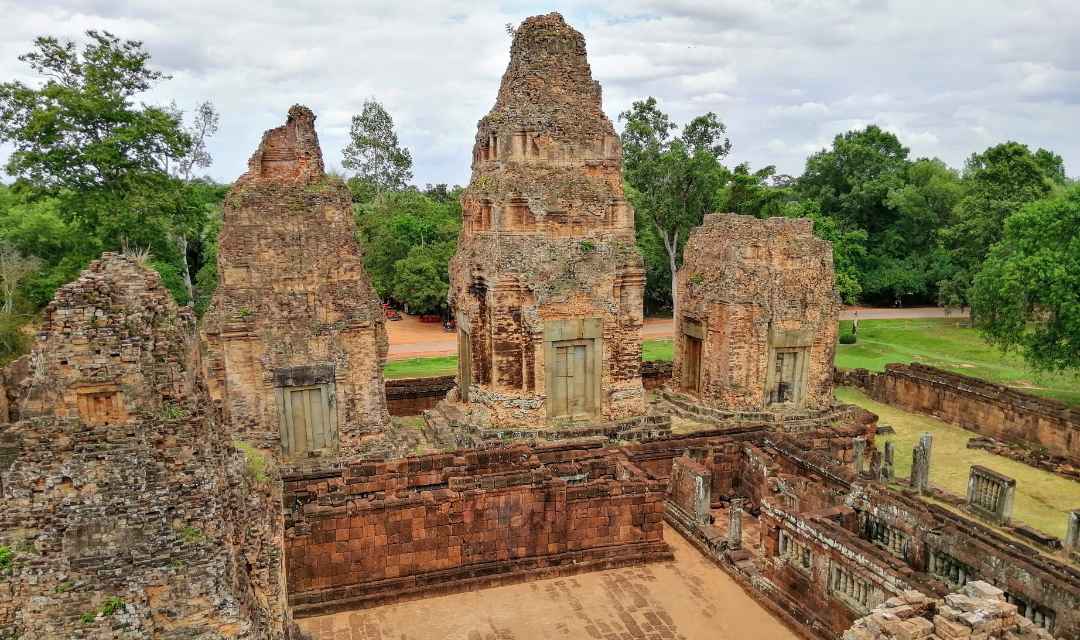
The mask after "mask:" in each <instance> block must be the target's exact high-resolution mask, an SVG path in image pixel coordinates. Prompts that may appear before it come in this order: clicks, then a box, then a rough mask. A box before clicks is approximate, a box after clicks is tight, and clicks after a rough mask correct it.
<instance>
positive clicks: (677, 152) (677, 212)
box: [619, 97, 731, 302]
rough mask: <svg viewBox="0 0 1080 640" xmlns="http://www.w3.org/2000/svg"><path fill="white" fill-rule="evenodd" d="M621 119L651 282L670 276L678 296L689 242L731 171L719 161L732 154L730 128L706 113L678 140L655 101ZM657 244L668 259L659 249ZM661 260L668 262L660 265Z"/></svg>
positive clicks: (627, 173) (630, 196) (643, 103)
mask: <svg viewBox="0 0 1080 640" xmlns="http://www.w3.org/2000/svg"><path fill="white" fill-rule="evenodd" d="M619 120H621V121H625V123H626V125H625V128H624V129H623V133H622V148H623V179H624V181H625V182H626V183H627V184H628V185H629V186H630V187H631V188H630V189H628V190H627V198H628V199H629V200H630V202H631V203H632V204H633V205H634V209H635V212H636V215H637V221H636V222H637V225H638V242H639V246H641V249H642V254H643V255H644V257H645V260H646V278H649V277H650V275H651V274H655V273H656V272H659V273H665V272H666V279H667V280H668V282H669V283H672V284H669V287H670V288H669V291H670V292H674V290H675V287H674V284H673V280H674V277H675V272H676V270H677V269H678V265H679V263H680V262H681V261H682V248H683V245H684V244H685V242H686V238H687V237H688V236H689V234H690V230H691V229H692V228H694V227H695V226H697V225H699V224H701V221H702V218H703V217H704V215H705V214H706V213H707V212H709V211H710V210H711V209H712V208H713V206H714V201H715V199H716V194H717V192H718V191H719V189H720V188H721V187H722V186H723V183H724V176H725V174H726V170H725V169H724V167H723V165H721V164H720V160H721V158H723V157H724V156H725V155H727V153H728V151H730V149H731V143H730V142H729V141H728V139H727V138H726V137H725V133H726V131H727V129H726V128H725V126H724V124H723V123H721V122H720V120H719V119H718V118H717V116H716V114H714V113H706V114H704V115H701V116H698V117H696V118H694V119H693V120H691V121H690V122H689V123H688V124H687V125H686V126H685V127H684V128H683V132H682V135H681V136H677V137H673V135H672V133H673V132H674V131H675V130H676V129H678V126H677V125H676V124H675V123H673V122H671V119H670V118H669V117H668V116H667V114H665V113H663V112H662V111H660V109H659V108H658V107H657V103H656V99H655V98H651V97H650V98H648V99H647V100H644V101H638V102H635V103H634V104H633V105H632V106H631V108H630V109H629V110H627V111H625V112H623V113H621V114H620V115H619ZM642 227H649V230H648V231H644V230H643V229H642ZM658 244H659V246H660V248H662V249H663V254H660V252H659V251H658V250H657V245H658ZM660 255H663V256H664V257H665V258H666V261H665V262H663V263H659V262H658V260H657V258H658V257H659V256H660ZM650 272H651V273H650ZM654 277H655V276H654ZM673 301H674V299H673V298H672V302H673Z"/></svg>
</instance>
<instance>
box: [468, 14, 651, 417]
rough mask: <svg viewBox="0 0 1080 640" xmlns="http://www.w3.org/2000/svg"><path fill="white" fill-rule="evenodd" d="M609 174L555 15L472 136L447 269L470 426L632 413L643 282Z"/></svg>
mask: <svg viewBox="0 0 1080 640" xmlns="http://www.w3.org/2000/svg"><path fill="white" fill-rule="evenodd" d="M621 164H622V163H621V148H620V145H619V139H618V137H617V136H616V134H615V130H614V128H613V127H612V125H611V121H610V120H609V119H608V118H607V116H605V115H604V112H603V110H602V109H601V98H600V84H599V83H598V82H596V81H595V80H593V79H592V73H591V70H590V68H589V63H588V60H587V59H586V54H585V39H584V37H582V35H581V34H580V33H578V32H577V31H575V30H574V29H573V28H572V27H570V26H569V25H567V24H566V22H565V21H564V20H563V18H562V16H561V15H559V14H557V13H551V14H548V15H544V16H534V17H532V18H529V19H527V20H525V21H524V22H523V23H522V24H521V26H520V27H519V28H518V29H517V31H516V33H515V35H514V42H513V45H512V47H511V49H510V64H509V66H508V67H507V69H506V73H505V74H503V78H502V84H501V86H500V87H499V94H498V97H497V98H496V101H495V106H494V107H493V108H492V110H491V112H490V113H488V115H486V116H485V117H484V118H483V119H481V120H480V122H479V125H478V127H477V133H476V142H475V144H474V145H473V154H472V180H471V181H470V183H469V186H468V188H467V189H466V190H465V192H464V193H463V194H462V198H461V202H462V210H463V222H462V231H461V236H460V239H459V242H458V250H457V254H456V255H455V256H454V258H453V260H452V261H451V268H450V281H451V286H450V299H451V303H452V306H453V308H454V311H455V313H456V320H457V323H458V331H459V334H458V335H459V349H458V353H459V356H460V365H459V371H458V389H457V393H456V400H458V401H460V402H462V403H463V404H464V408H465V410H466V411H467V412H468V413H469V414H470V415H471V416H472V418H473V419H474V420H475V421H476V422H478V423H481V424H489V425H492V426H511V425H533V426H544V425H545V424H546V425H549V426H550V425H560V424H570V423H577V422H595V421H608V420H613V419H619V418H625V417H629V416H635V415H640V414H642V413H644V398H643V391H642V386H641V377H640V361H641V344H640V332H641V325H642V292H643V288H644V271H643V269H642V260H641V257H640V255H639V254H638V253H637V249H636V248H635V245H634V214H633V210H632V209H631V207H630V206H629V205H628V204H627V202H626V199H625V198H624V196H623V190H622V178H621ZM451 400H455V394H451Z"/></svg>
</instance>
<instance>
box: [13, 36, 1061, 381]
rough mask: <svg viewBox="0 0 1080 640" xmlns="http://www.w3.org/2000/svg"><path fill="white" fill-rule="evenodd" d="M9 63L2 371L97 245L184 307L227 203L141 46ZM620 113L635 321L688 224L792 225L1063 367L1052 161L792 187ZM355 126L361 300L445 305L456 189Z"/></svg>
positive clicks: (906, 294)
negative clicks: (162, 96)
mask: <svg viewBox="0 0 1080 640" xmlns="http://www.w3.org/2000/svg"><path fill="white" fill-rule="evenodd" d="M20 59H21V60H23V61H24V62H25V63H27V64H28V65H29V66H30V67H31V69H32V70H34V71H35V72H36V73H37V75H38V77H39V82H37V83H35V84H34V85H33V86H30V85H26V84H23V83H21V82H7V83H4V84H0V141H3V142H6V143H9V144H10V145H11V146H12V147H13V148H14V152H13V153H12V155H11V157H10V158H9V160H8V162H7V165H6V167H5V169H6V172H7V173H8V175H10V176H11V177H12V178H13V179H14V183H13V184H11V185H8V186H4V185H0V293H2V294H3V299H2V300H0V304H2V307H0V362H3V361H4V360H6V359H10V358H11V357H13V356H14V355H16V354H18V353H20V352H22V351H24V350H25V348H26V346H27V340H28V335H29V332H28V331H27V330H26V325H28V324H29V323H32V322H33V320H34V319H35V318H36V314H37V312H38V311H39V310H40V309H41V308H42V307H43V306H44V305H45V304H47V302H48V301H49V300H50V299H51V297H52V295H53V293H54V291H55V290H56V288H57V287H58V286H59V285H61V284H63V283H65V282H67V281H69V280H71V279H73V278H74V277H75V275H76V274H77V273H78V272H79V271H80V270H81V269H82V268H84V267H85V266H86V264H87V263H88V262H89V261H90V260H92V259H94V258H95V257H97V256H98V255H100V253H101V252H103V251H109V250H128V251H138V252H149V254H150V264H152V265H153V267H154V268H155V269H157V270H158V272H159V273H161V275H162V278H163V280H164V282H165V284H166V285H167V286H168V287H169V289H170V290H171V291H172V292H173V294H174V296H175V297H176V299H177V300H178V301H179V302H181V303H192V304H194V305H195V307H196V310H197V311H199V312H200V313H201V312H202V311H203V310H205V308H206V305H207V304H208V302H209V300H210V295H211V294H212V292H213V289H214V286H215V285H216V283H217V270H216V251H217V234H218V231H219V229H220V225H221V206H222V202H223V199H224V196H225V194H226V192H227V190H228V185H222V184H217V183H215V182H214V181H213V180H211V179H209V178H204V177H203V178H200V177H198V173H199V172H200V171H201V170H203V169H205V168H206V167H208V166H210V163H211V161H212V158H211V157H210V154H209V153H208V152H207V148H208V141H209V140H210V139H211V138H212V136H213V135H214V134H215V133H216V131H217V127H218V114H217V112H216V110H215V108H214V107H213V105H212V103H210V102H203V103H202V104H199V105H197V106H195V108H194V109H193V111H192V113H191V114H185V113H184V112H183V111H182V110H181V109H180V108H178V107H177V106H176V105H175V104H174V105H169V106H164V107H162V106H152V105H145V104H143V103H141V102H139V101H138V100H137V99H136V97H137V96H139V95H141V94H143V93H144V92H146V91H147V90H148V89H149V88H151V87H152V86H154V85H156V84H157V83H159V82H162V81H165V80H167V78H166V77H165V76H163V75H162V74H161V73H160V72H158V71H155V70H154V69H153V68H152V67H151V66H150V56H149V54H148V53H147V52H146V51H145V50H144V49H143V47H142V45H141V43H138V42H132V41H123V40H120V39H118V38H116V37H115V36H113V35H111V34H109V33H107V32H96V31H90V32H88V33H87V43H86V44H85V45H84V46H83V47H82V49H81V51H80V50H78V49H77V48H76V47H75V45H73V44H72V43H68V42H63V41H60V40H57V39H55V38H50V37H42V38H39V39H37V40H36V41H35V46H34V48H33V50H32V51H31V52H30V53H28V54H26V55H24V56H21V57H20ZM619 120H620V124H621V126H622V129H623V133H622V134H621V135H622V142H623V153H624V183H625V186H626V191H627V196H628V198H629V199H630V201H631V202H632V204H633V205H634V207H635V211H636V222H637V240H638V246H639V247H640V249H641V252H642V254H643V256H644V258H645V264H646V270H647V284H646V308H647V311H648V312H650V313H665V312H668V313H669V312H670V311H671V309H672V306H673V302H672V297H671V294H672V289H671V282H672V271H673V269H677V268H678V266H679V264H681V260H682V256H681V252H682V247H683V245H684V243H685V241H686V238H687V235H688V234H689V232H690V230H691V229H692V228H693V227H694V226H696V225H698V224H700V223H701V221H702V218H703V216H704V214H706V213H709V212H713V211H725V212H735V213H741V214H747V215H753V216H757V217H769V216H798V217H807V218H811V219H813V220H814V221H815V232H816V233H817V235H819V236H820V237H822V238H825V239H827V240H829V241H830V242H832V244H833V252H834V258H835V262H836V271H837V286H838V290H839V292H840V294H841V295H842V297H843V298H844V300H845V301H846V302H848V303H855V302H862V303H869V304H878V305H908V304H925V303H930V304H947V305H954V306H968V305H970V306H972V307H973V310H974V312H975V313H974V315H975V318H976V321H977V323H978V324H979V325H980V328H981V329H982V330H983V333H984V335H986V336H987V337H988V338H990V339H991V340H993V341H995V342H997V343H998V344H1000V345H1001V346H1004V347H1015V348H1020V349H1022V350H1023V351H1024V353H1025V355H1027V356H1028V357H1029V359H1030V360H1032V362H1033V363H1035V364H1036V365H1040V366H1045V367H1049V368H1067V367H1075V366H1076V365H1077V364H1078V363H1080V242H1077V241H1076V240H1075V238H1077V237H1078V236H1080V190H1078V189H1080V188H1078V187H1077V186H1076V185H1075V184H1073V182H1072V181H1070V180H1069V179H1068V178H1067V177H1066V172H1065V167H1064V163H1063V161H1062V158H1061V157H1060V156H1058V155H1056V154H1055V153H1053V152H1052V151H1048V150H1045V149H1035V150H1032V149H1030V148H1028V147H1027V146H1026V145H1024V144H1021V143H1018V142H1002V143H1001V144H998V145H994V146H992V147H990V148H988V149H985V150H983V151H980V152H978V153H973V154H972V155H971V156H970V157H969V158H968V160H967V162H966V163H965V164H964V166H963V167H962V168H959V169H954V168H951V167H949V166H948V165H946V164H945V163H944V162H942V161H940V160H938V159H934V158H911V157H910V153H909V150H908V148H907V147H905V146H904V145H903V143H902V141H901V140H899V139H898V138H897V136H896V135H894V134H893V133H890V132H888V131H885V130H883V129H881V128H879V127H877V126H868V127H866V128H864V129H860V130H855V131H849V132H846V133H843V134H840V135H837V136H836V138H835V139H834V140H833V142H832V145H831V146H830V147H829V148H826V149H822V150H821V151H819V152H817V153H814V154H812V155H811V156H810V157H809V158H807V161H806V166H805V169H804V171H803V173H802V174H801V175H799V176H788V175H778V174H777V173H776V172H775V169H774V168H773V167H771V166H770V167H762V168H757V169H755V168H753V167H750V166H748V165H746V164H741V165H738V166H734V167H730V166H728V165H725V164H724V159H725V158H726V156H727V154H728V153H729V151H730V149H731V147H732V144H731V142H730V141H729V139H728V137H727V135H728V132H727V129H726V127H725V126H724V124H723V123H722V122H721V121H720V119H719V118H718V117H717V116H716V115H715V114H712V113H708V114H704V115H702V116H699V117H698V118H695V119H693V120H691V121H690V122H689V123H687V124H686V125H685V126H682V127H679V126H677V125H676V124H675V123H672V122H671V121H670V119H669V118H668V116H667V115H666V114H664V113H663V112H662V111H661V110H660V109H659V106H658V103H657V101H656V100H655V99H653V98H648V99H646V100H642V101H640V102H636V103H634V105H633V107H632V108H631V109H630V110H628V111H626V112H625V113H623V114H621V115H620V118H619ZM350 133H351V136H350V138H351V140H350V144H349V145H348V147H347V148H346V149H345V153H344V157H343V158H342V160H341V165H342V166H343V167H344V169H345V171H346V172H347V173H348V176H343V177H344V178H346V181H347V184H348V185H349V187H350V190H351V192H352V194H353V200H354V208H355V212H356V221H357V235H358V239H359V240H360V242H361V243H362V245H363V247H364V252H365V262H366V264H367V268H368V272H369V273H370V275H371V277H372V280H373V282H374V284H375V287H376V289H377V290H378V292H379V294H380V295H381V296H382V297H383V298H384V299H387V300H391V301H393V302H395V303H397V304H399V305H402V306H406V307H408V309H409V310H410V311H413V312H417V313H444V312H446V310H447V306H446V305H447V301H446V294H447V289H448V273H447V266H448V262H449V260H450V257H451V256H452V255H453V254H454V251H455V246H456V240H457V236H458V232H459V230H460V226H461V207H460V203H459V196H460V192H461V187H458V186H454V187H449V186H448V185H434V186H432V185H428V186H427V187H425V188H423V189H421V188H418V187H415V186H412V185H411V182H412V155H411V153H410V152H409V150H408V149H405V148H403V147H402V146H401V145H400V144H399V142H398V139H397V135H396V132H395V131H394V124H393V120H392V118H391V117H390V114H389V113H387V111H386V110H385V109H384V108H383V107H382V106H381V105H380V104H379V103H378V102H376V101H373V100H370V101H368V102H366V103H365V104H364V107H363V110H362V112H361V113H359V114H357V115H356V116H355V117H354V118H353V122H352V130H351V132H350Z"/></svg>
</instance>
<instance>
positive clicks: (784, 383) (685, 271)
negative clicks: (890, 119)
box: [672, 214, 840, 411]
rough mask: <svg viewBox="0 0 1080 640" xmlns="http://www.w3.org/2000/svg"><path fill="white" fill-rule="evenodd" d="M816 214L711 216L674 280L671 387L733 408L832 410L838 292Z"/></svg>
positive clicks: (692, 239)
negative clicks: (813, 216) (814, 220)
mask: <svg viewBox="0 0 1080 640" xmlns="http://www.w3.org/2000/svg"><path fill="white" fill-rule="evenodd" d="M812 231H813V223H812V222H811V221H810V220H803V219H790V218H769V219H766V220H759V219H757V218H754V217H751V216H740V215H734V214H711V215H707V216H705V221H704V224H702V225H701V226H700V227H698V228H697V229H695V230H694V231H693V232H692V233H691V235H690V238H689V239H688V240H687V243H686V248H685V250H684V253H683V256H684V262H683V266H682V268H681V269H680V270H679V273H678V277H677V285H676V286H677V290H678V295H677V298H676V304H677V307H678V308H677V309H676V313H675V365H674V368H673V370H672V388H673V389H675V390H677V391H679V392H680V393H685V394H689V395H692V396H694V397H695V398H697V400H698V401H699V402H701V403H703V404H705V405H707V406H710V407H715V408H717V409H724V410H729V411H762V410H769V411H792V410H823V409H827V408H828V407H830V406H831V405H832V404H833V402H834V400H833V396H832V366H833V365H832V363H833V356H834V354H835V351H836V331H837V320H838V318H839V311H840V298H839V296H838V295H837V293H836V290H835V288H834V284H833V260H832V246H831V245H830V244H829V243H828V242H826V241H824V240H821V239H818V238H815V237H814V235H813V232H812Z"/></svg>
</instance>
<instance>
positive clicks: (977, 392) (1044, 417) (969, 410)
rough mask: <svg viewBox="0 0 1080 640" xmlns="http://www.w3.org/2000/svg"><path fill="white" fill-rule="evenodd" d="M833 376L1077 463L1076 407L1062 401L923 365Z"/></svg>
mask: <svg viewBox="0 0 1080 640" xmlns="http://www.w3.org/2000/svg"><path fill="white" fill-rule="evenodd" d="M836 376H837V383H838V384H843V385H851V386H855V387H858V388H860V389H862V390H864V391H865V392H866V393H867V394H868V395H869V396H870V397H871V398H873V399H874V400H877V401H879V402H885V403H887V404H890V405H893V406H896V407H899V408H901V409H905V410H907V411H915V412H918V413H923V414H926V415H931V416H934V417H936V418H939V419H941V420H944V421H946V422H949V423H951V424H955V425H957V426H960V427H963V428H965V429H969V430H971V431H974V432H976V433H980V434H983V435H987V436H991V437H993V438H997V439H999V440H1004V441H1006V442H1018V443H1022V444H1028V445H1032V446H1037V447H1044V448H1046V450H1047V451H1048V452H1049V453H1050V454H1051V455H1055V456H1060V457H1063V458H1068V459H1070V460H1073V461H1077V462H1080V410H1078V409H1076V408H1073V407H1069V406H1068V405H1066V404H1063V403H1061V402H1057V401H1054V400H1049V399H1046V398H1040V397H1038V396H1033V395H1030V394H1026V393H1023V392H1020V391H1017V390H1015V389H1011V388H1009V387H1006V386H1003V385H999V384H994V383H992V382H986V381H985V380H980V379H978V378H972V377H969V376H964V375H960V374H957V373H952V372H949V371H944V370H942V369H936V368H934V367H929V366H926V365H922V364H909V365H908V364H889V365H886V367H885V371H884V372H883V373H874V372H871V371H867V370H866V369H854V370H851V371H839V370H838V371H837V373H836Z"/></svg>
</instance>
